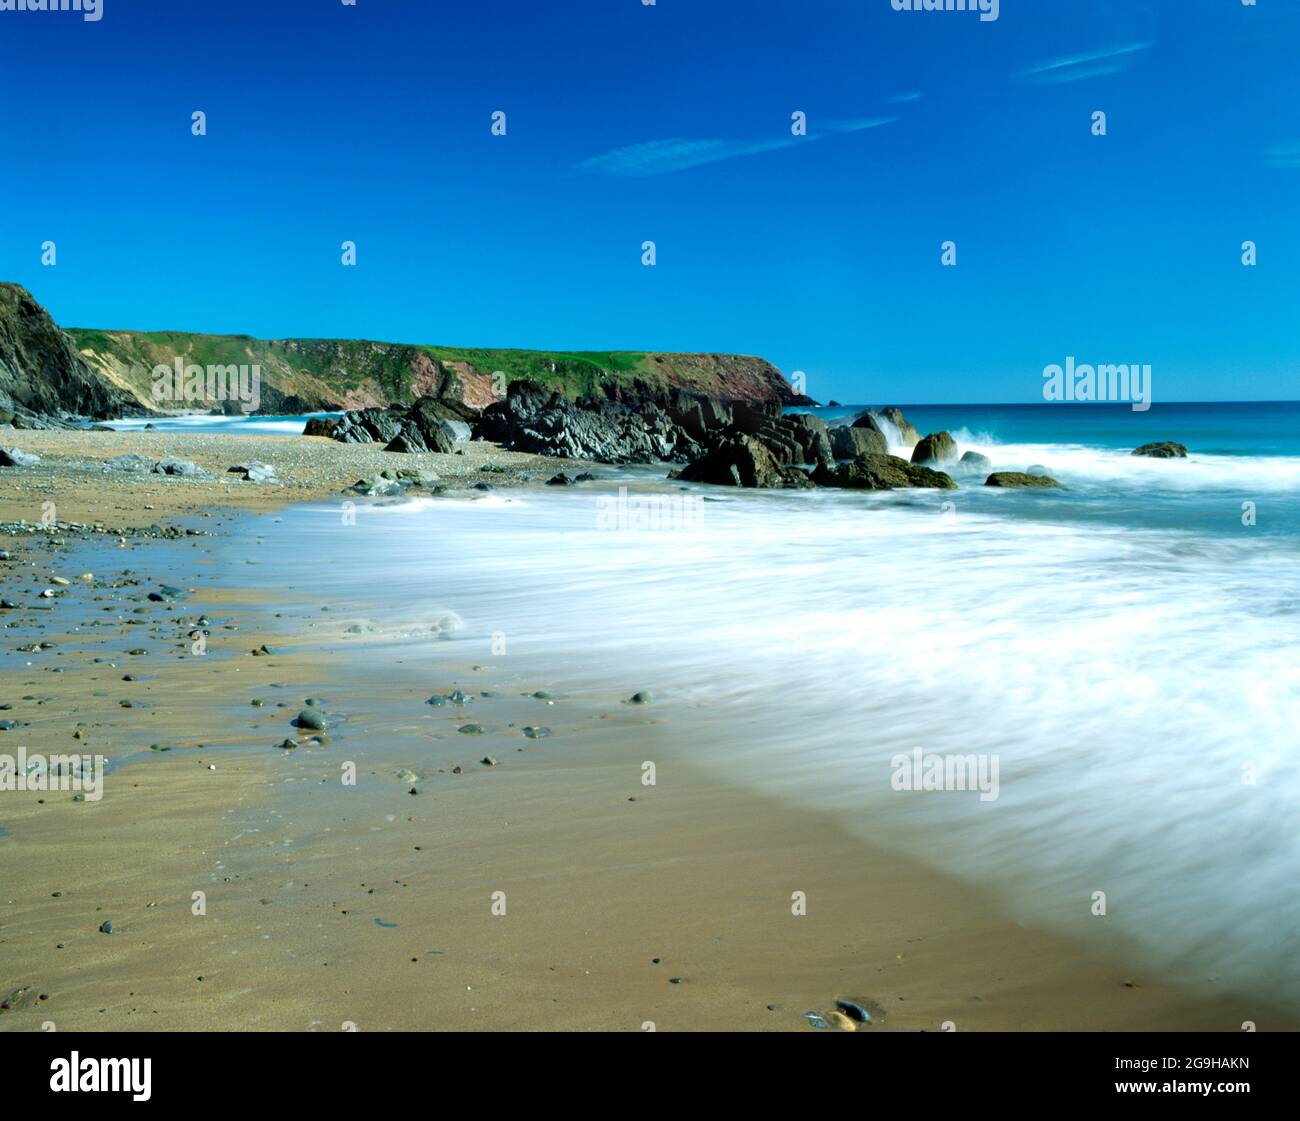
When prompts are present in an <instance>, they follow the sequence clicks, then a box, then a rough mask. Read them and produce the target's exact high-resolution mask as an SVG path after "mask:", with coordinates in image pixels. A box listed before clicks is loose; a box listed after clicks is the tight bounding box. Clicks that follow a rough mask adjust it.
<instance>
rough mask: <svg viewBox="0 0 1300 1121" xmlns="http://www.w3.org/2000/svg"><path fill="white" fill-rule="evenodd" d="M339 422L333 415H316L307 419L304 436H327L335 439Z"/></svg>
mask: <svg viewBox="0 0 1300 1121" xmlns="http://www.w3.org/2000/svg"><path fill="white" fill-rule="evenodd" d="M338 427H339V422H338V421H337V420H334V419H333V418H332V417H318V416H314V417H312V418H311V419H310V420H309V421H307V427H306V428H304V429H303V430H302V434H303V435H304V436H325V437H326V438H328V439H330V440H333V439H334V433H335V432H337V431H338Z"/></svg>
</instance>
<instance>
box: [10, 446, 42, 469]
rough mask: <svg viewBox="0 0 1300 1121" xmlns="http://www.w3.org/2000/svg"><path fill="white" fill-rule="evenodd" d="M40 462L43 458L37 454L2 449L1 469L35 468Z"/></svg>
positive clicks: (14, 449)
mask: <svg viewBox="0 0 1300 1121" xmlns="http://www.w3.org/2000/svg"><path fill="white" fill-rule="evenodd" d="M40 461H41V457H40V456H39V455H37V454H36V453H35V452H25V451H19V450H18V449H17V448H0V467H35V466H36V465H37V464H38V463H40Z"/></svg>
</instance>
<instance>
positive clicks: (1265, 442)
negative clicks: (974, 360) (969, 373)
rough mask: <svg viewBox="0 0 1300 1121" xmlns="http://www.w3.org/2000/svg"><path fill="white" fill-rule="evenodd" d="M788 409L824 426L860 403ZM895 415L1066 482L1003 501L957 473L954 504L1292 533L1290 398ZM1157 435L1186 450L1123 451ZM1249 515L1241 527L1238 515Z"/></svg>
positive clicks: (1188, 527) (1298, 490)
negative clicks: (1183, 454) (1155, 455)
mask: <svg viewBox="0 0 1300 1121" xmlns="http://www.w3.org/2000/svg"><path fill="white" fill-rule="evenodd" d="M797 411H800V412H810V413H813V414H814V415H817V416H820V417H822V418H823V419H825V420H826V421H827V423H828V424H834V423H836V422H837V421H844V420H848V419H850V418H852V417H855V416H857V415H858V414H859V413H860V412H861V411H862V407H861V406H859V407H844V408H835V409H831V408H819V409H806V410H797ZM903 413H904V415H905V416H906V417H907V418H908V419H909V420H910V421H912V423H913V424H914V425H915V426H916V428H917V430H918V431H919V432H920V433H921V434H922V435H924V434H926V433H928V432H939V431H948V432H951V433H952V434H953V436H954V437H955V438H956V440H957V443H958V447H959V449H960V450H962V451H966V450H967V449H973V450H975V451H979V452H982V453H983V454H985V455H987V456H988V457H989V458H990V459H991V460H993V465H994V469H995V470H1015V471H1023V470H1024V469H1025V468H1027V467H1031V466H1036V467H1044V468H1046V469H1047V473H1048V474H1050V475H1052V476H1053V477H1054V478H1056V479H1058V480H1059V481H1060V482H1062V483H1063V484H1065V486H1066V488H1067V490H1065V491H1060V492H1044V493H1041V494H1038V495H1035V496H1034V497H1033V499H1031V500H1026V499H1025V496H1023V495H1022V496H1020V498H1019V499H1018V500H1017V501H1016V502H1014V503H1006V502H1001V501H1000V500H1001V498H1002V496H1001V495H998V494H990V493H989V492H988V490H986V489H985V488H982V487H981V486H980V485H979V484H980V483H982V481H983V479H982V477H979V476H977V477H966V476H962V475H957V476H956V477H957V479H958V481H959V483H961V486H962V489H961V492H960V496H959V497H955V498H954V501H955V502H956V503H957V508H958V509H959V510H961V509H966V510H978V511H985V512H992V511H997V512H998V513H1000V514H1002V515H1005V516H1011V517H1027V518H1035V519H1049V520H1057V521H1062V522H1066V523H1077V522H1084V523H1104V524H1110V525H1131V526H1135V527H1143V528H1166V529H1171V530H1179V529H1181V530H1185V531H1189V532H1195V533H1203V534H1211V535H1219V534H1222V535H1240V534H1241V533H1243V532H1245V531H1246V530H1249V532H1250V533H1251V534H1254V535H1256V536H1264V537H1272V536H1276V535H1279V534H1280V535H1283V536H1292V537H1294V536H1300V503H1298V502H1297V501H1296V498H1297V496H1298V495H1300V402H1296V401H1284V402H1272V403H1270V402H1232V403H1209V404H1192V403H1177V404H1166V405H1162V404H1159V403H1157V404H1155V405H1153V406H1152V407H1151V409H1150V410H1149V411H1148V412H1145V413H1138V412H1133V411H1132V409H1131V408H1130V407H1129V406H1128V405H1065V404H1055V405H1052V404H1042V405H908V406H903ZM1157 440H1174V441H1176V442H1178V443H1180V444H1185V445H1186V446H1187V449H1188V458H1187V459H1185V460H1184V459H1178V460H1155V459H1146V458H1142V457H1135V456H1132V455H1130V454H1129V453H1130V452H1132V450H1133V449H1134V448H1135V447H1137V446H1139V445H1141V444H1146V443H1151V442H1154V441H1157ZM895 450H896V451H897V453H898V454H900V455H907V454H908V452H907V451H906V450H905V449H902V448H897V449H895ZM1244 503H1253V504H1254V506H1253V507H1244V506H1243V504H1244ZM1252 516H1253V518H1254V524H1253V525H1251V526H1246V525H1245V524H1243V517H1246V518H1247V520H1249V518H1250V517H1252Z"/></svg>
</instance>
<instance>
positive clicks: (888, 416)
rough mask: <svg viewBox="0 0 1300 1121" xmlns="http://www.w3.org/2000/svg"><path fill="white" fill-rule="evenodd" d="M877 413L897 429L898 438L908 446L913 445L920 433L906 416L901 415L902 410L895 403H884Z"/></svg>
mask: <svg viewBox="0 0 1300 1121" xmlns="http://www.w3.org/2000/svg"><path fill="white" fill-rule="evenodd" d="M877 415H879V416H881V417H883V418H884V419H885V420H887V421H889V423H890V424H892V425H893V426H894V427H895V428H897V429H898V436H899V439H900V440H901V441H902V442H903V443H904V444H906V445H907V446H908V447H909V448H910V447H914V446H915V444H916V442H917V441H918V440H919V439H920V434H919V433H918V432H917V431H916V429H915V428H914V427H913V426H912V423H911V422H910V421H909V420H908V419H907V417H905V416H904V415H903V410H902V409H900V408H899V407H898V406H897V405H886V406H885V407H884V408H883V409H881V410H880V411H879V413H878V414H877Z"/></svg>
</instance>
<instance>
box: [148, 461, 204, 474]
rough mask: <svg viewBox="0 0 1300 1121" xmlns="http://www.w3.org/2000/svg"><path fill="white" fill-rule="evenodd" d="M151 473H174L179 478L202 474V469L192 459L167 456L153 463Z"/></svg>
mask: <svg viewBox="0 0 1300 1121" xmlns="http://www.w3.org/2000/svg"><path fill="white" fill-rule="evenodd" d="M153 473H154V474H155V475H176V476H179V477H181V478H186V479H191V478H194V477H195V476H196V475H202V474H203V469H202V468H201V467H199V465H198V464H197V463H195V462H193V460H189V459H174V458H172V457H171V456H168V457H167V458H166V459H160V460H159V461H158V462H157V463H155V464H154V465H153Z"/></svg>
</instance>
